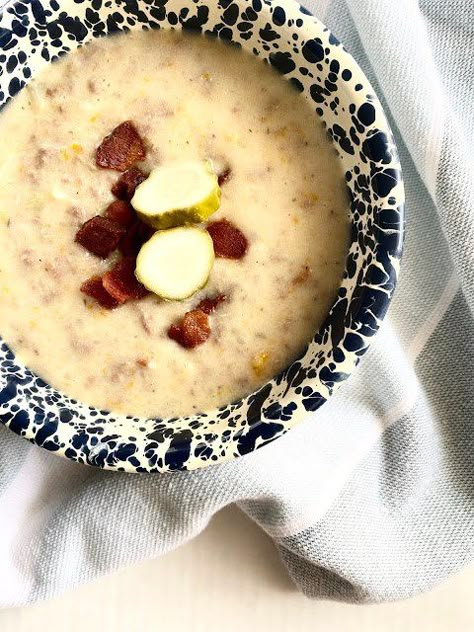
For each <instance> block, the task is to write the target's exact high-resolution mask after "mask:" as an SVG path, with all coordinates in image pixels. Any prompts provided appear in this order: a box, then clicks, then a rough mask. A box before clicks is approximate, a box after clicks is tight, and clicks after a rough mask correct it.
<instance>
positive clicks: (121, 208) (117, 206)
mask: <svg viewBox="0 0 474 632" xmlns="http://www.w3.org/2000/svg"><path fill="white" fill-rule="evenodd" d="M105 216H106V217H108V218H109V219H112V220H113V221H114V222H117V224H120V226H123V227H124V228H129V227H130V226H131V225H132V224H133V223H134V221H135V220H136V219H137V216H136V213H135V211H134V209H133V207H132V206H131V205H130V204H129V203H128V202H125V201H124V200H114V201H113V202H111V203H110V204H109V205H108V207H107V208H106V209H105Z"/></svg>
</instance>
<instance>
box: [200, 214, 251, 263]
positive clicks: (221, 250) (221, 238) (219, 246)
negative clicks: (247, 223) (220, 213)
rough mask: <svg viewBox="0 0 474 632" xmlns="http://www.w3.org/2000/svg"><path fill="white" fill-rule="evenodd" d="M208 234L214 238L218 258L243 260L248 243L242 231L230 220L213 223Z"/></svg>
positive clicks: (208, 228)
mask: <svg viewBox="0 0 474 632" xmlns="http://www.w3.org/2000/svg"><path fill="white" fill-rule="evenodd" d="M207 232H208V233H209V235H210V236H211V238H212V241H213V244H214V251H215V253H216V256H217V257H224V258H225V259H242V257H243V256H244V255H245V253H246V252H247V250H248V241H247V238H246V237H245V235H244V234H243V232H242V231H241V230H239V229H238V228H237V226H234V224H232V223H231V222H229V220H228V219H221V220H219V221H217V222H211V223H210V224H208V226H207Z"/></svg>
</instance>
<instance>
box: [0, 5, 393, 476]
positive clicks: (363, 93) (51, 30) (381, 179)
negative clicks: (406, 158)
mask: <svg viewBox="0 0 474 632" xmlns="http://www.w3.org/2000/svg"><path fill="white" fill-rule="evenodd" d="M142 28H174V29H181V28H182V29H192V30H195V31H200V32H202V33H205V34H207V35H211V36H214V37H217V38H219V39H222V40H226V41H232V42H233V43H235V44H236V45H239V46H242V47H243V48H245V49H247V50H249V51H251V52H253V53H254V54H255V55H257V56H258V57H260V58H261V59H262V60H265V61H266V62H268V63H270V64H272V65H273V66H274V67H275V68H277V69H278V70H279V71H280V72H281V73H282V74H284V75H285V76H286V78H287V79H288V80H289V81H291V83H292V84H293V85H294V87H295V88H296V90H297V91H298V92H300V93H301V94H302V96H298V95H296V94H295V98H306V99H308V100H309V101H310V103H311V105H312V107H313V109H314V111H315V116H320V117H321V119H322V121H323V123H324V125H325V126H326V128H327V130H328V133H329V135H330V136H331V138H332V139H333V141H334V143H336V146H337V149H338V153H339V156H340V159H341V161H342V164H343V168H344V171H345V174H346V181H347V186H348V189H349V194H350V200H351V214H352V234H351V245H350V249H349V253H348V256H347V263H346V271H345V274H344V279H343V281H342V284H341V287H340V289H339V293H338V296H337V299H336V301H335V303H334V305H333V307H332V309H331V312H330V314H329V316H328V318H327V320H326V322H325V323H324V325H323V326H322V328H321V330H320V331H319V332H317V333H316V335H315V337H314V339H313V340H312V341H311V342H310V344H309V346H308V349H307V351H306V352H305V353H304V355H303V356H302V357H301V358H299V359H298V360H297V361H296V362H294V363H293V364H292V365H291V366H290V367H289V368H288V369H287V370H286V371H284V372H282V373H281V374H280V375H278V376H277V377H276V378H275V379H273V380H272V381H271V382H269V383H267V384H265V385H264V386H263V387H262V388H261V389H260V390H258V391H257V392H255V393H253V394H251V395H249V396H248V397H246V398H245V399H242V400H240V401H238V402H235V403H232V404H230V405H228V406H225V407H223V408H220V409H218V410H213V411H209V412H205V413H202V414H198V415H194V416H191V417H182V418H175V419H141V418H136V417H126V416H119V415H114V414H113V413H110V412H108V411H101V410H97V409H94V408H91V407H89V406H87V404H85V403H80V402H77V401H75V400H73V399H71V398H68V397H67V396H66V395H64V394H63V393H60V392H58V391H56V390H54V389H53V388H52V387H50V386H49V385H48V384H46V383H45V382H44V381H43V380H41V378H40V377H38V376H37V375H35V374H33V373H32V372H31V371H29V370H28V369H27V368H26V367H24V366H21V365H20V364H19V363H18V362H17V361H16V360H15V356H14V354H13V353H12V352H11V351H10V350H9V348H8V347H7V345H6V344H5V343H4V342H2V343H1V348H0V421H1V422H2V423H3V424H5V425H6V426H8V427H9V428H10V429H11V430H13V431H14V432H16V433H17V434H19V435H21V436H23V437H25V438H26V439H29V440H30V441H33V442H34V443H36V444H38V445H40V446H42V447H44V448H46V449H47V450H51V451H52V452H56V453H57V454H60V455H62V456H66V457H67V458H69V459H72V460H74V461H78V462H80V463H86V464H89V465H95V466H99V467H103V468H107V469H111V470H119V471H128V472H168V471H174V470H185V469H188V470H191V469H194V468H199V467H205V466H207V465H209V464H212V463H219V462H223V461H226V460H229V459H233V458H236V457H239V456H241V455H244V454H247V453H249V452H251V451H252V450H255V449H257V448H260V447H262V446H264V445H266V444H267V443H269V442H270V441H273V440H275V439H277V438H278V437H280V436H281V435H282V434H284V433H285V432H287V431H288V430H289V429H290V428H291V427H292V426H294V425H295V424H296V423H298V422H299V421H301V420H302V418H304V416H305V415H307V414H308V413H310V412H314V411H315V410H317V409H318V408H319V407H320V406H322V405H323V404H324V403H325V402H326V401H327V400H328V399H329V397H331V396H332V395H333V394H334V393H335V392H336V390H337V389H338V388H339V386H340V385H341V384H342V383H343V382H344V381H345V380H346V379H347V378H348V377H349V375H350V374H351V373H352V371H353V370H354V369H355V367H356V365H357V364H358V362H359V360H360V358H361V356H363V354H364V353H365V352H366V351H367V348H368V347H369V345H370V343H371V341H372V339H373V337H374V336H375V334H376V333H377V330H378V328H379V326H380V323H381V321H382V319H383V318H384V316H385V313H386V310H387V307H388V305H389V303H390V300H391V298H392V296H393V292H394V289H395V285H396V282H397V277H398V272H399V261H400V256H401V249H402V243H403V222H404V219H403V215H404V212H403V209H404V189H403V182H402V176H401V171H400V164H399V158H398V154H397V150H396V148H395V145H394V141H393V138H392V134H391V132H390V129H389V126H388V123H387V120H386V118H385V115H384V113H383V111H382V108H381V105H380V103H379V101H378V100H377V98H376V97H375V95H374V93H373V90H372V88H371V86H370V84H369V83H368V81H367V79H366V77H365V76H364V75H363V73H362V72H361V70H360V69H359V67H358V66H357V64H356V63H355V62H354V60H353V59H352V57H351V56H350V55H349V53H348V52H347V51H346V50H345V49H344V47H343V46H342V45H341V44H340V43H339V41H338V40H337V39H336V38H335V37H334V36H333V35H332V34H331V33H330V32H329V30H328V29H327V28H325V27H324V26H323V25H322V24H321V23H320V22H319V21H318V20H317V19H315V18H314V17H312V16H311V15H309V14H308V12H307V11H305V10H304V9H303V8H301V7H300V6H299V5H298V4H296V3H295V2H293V1H292V0H278V1H277V2H264V1H262V0H237V1H233V0H219V1H217V0H215V1H214V0H117V1H114V2H112V1H106V0H70V1H62V2H57V1H56V0H43V1H40V0H31V1H29V2H12V3H9V4H8V5H7V8H5V9H4V10H3V13H1V14H0V107H1V106H3V105H4V104H5V103H6V102H7V101H8V100H9V99H10V98H11V97H14V96H15V94H16V93H17V92H18V91H19V90H21V88H22V87H23V86H24V85H25V84H27V83H28V81H29V80H30V79H31V78H32V77H34V75H35V73H36V72H37V71H38V70H39V69H41V68H42V67H43V66H44V65H45V64H48V63H50V62H52V61H53V60H54V59H56V58H57V57H58V55H61V54H64V53H67V52H68V51H70V50H73V49H75V48H76V47H77V46H80V45H83V44H85V43H86V42H88V41H90V40H91V39H92V38H94V37H98V36H103V35H107V34H111V33H115V32H117V31H126V30H130V29H142ZM51 352H52V353H54V348H52V350H51ZM312 423H317V417H316V418H315V419H314V420H313V421H312Z"/></svg>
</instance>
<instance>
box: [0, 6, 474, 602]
mask: <svg viewBox="0 0 474 632" xmlns="http://www.w3.org/2000/svg"><path fill="white" fill-rule="evenodd" d="M0 4H1V0H0ZM306 5H307V8H308V9H309V10H311V11H312V12H313V13H314V14H315V15H316V16H317V17H319V18H320V19H321V20H322V21H323V22H325V23H326V24H327V25H328V26H329V28H331V30H332V31H333V32H334V33H335V34H336V35H337V36H338V37H339V38H340V39H341V40H342V41H343V42H344V44H345V45H346V47H347V48H348V49H349V51H350V52H351V53H352V54H353V56H354V57H355V59H356V60H357V61H358V62H359V63H360V64H361V66H362V68H363V70H364V71H365V72H366V73H367V75H368V76H369V78H370V80H371V81H372V83H373V85H374V88H375V90H376V92H377V93H378V94H379V96H380V97H381V99H382V102H383V103H384V105H385V107H386V109H387V112H388V113H389V116H390V119H391V123H392V125H393V129H394V132H395V135H396V139H397V142H398V145H399V148H400V152H401V160H402V165H403V170H404V176H405V182H406V188H407V212H408V231H407V239H406V249H405V256H404V260H403V264H402V272H401V280H400V284H399V288H398V290H397V293H396V297H395V300H394V302H393V304H392V307H391V309H390V312H389V316H388V317H387V319H386V320H385V322H384V324H383V326H382V328H381V331H380V334H379V335H378V337H377V339H376V341H375V342H374V344H373V345H372V347H371V349H370V351H369V353H368V354H367V355H366V356H365V357H364V359H363V361H362V362H361V365H360V367H359V368H358V370H357V371H356V373H355V374H354V375H353V376H352V378H351V379H350V380H349V382H348V383H347V384H346V385H345V386H344V387H343V388H342V389H341V390H340V391H339V392H338V393H337V395H336V396H335V397H334V398H333V399H332V400H331V401H330V402H328V403H327V404H325V405H324V406H323V407H322V408H321V409H320V410H319V411H318V412H317V413H316V414H314V418H313V419H312V418H308V420H307V421H306V422H305V423H303V424H301V425H299V426H298V427H297V428H295V429H294V430H293V431H292V432H290V433H289V434H287V435H286V436H285V437H283V438H281V439H280V440H278V441H276V442H274V443H272V444H270V445H269V446H267V447H265V448H264V449H263V450H260V451H258V452H256V453H253V454H250V455H248V456H246V457H244V458H242V459H240V460H237V461H234V462H231V463H227V464H224V465H220V466H215V467H212V468H209V469H206V470H200V471H197V472H191V473H184V472H181V473H176V474H173V475H166V476H159V475H157V476H140V475H127V474H116V473H110V472H103V471H100V470H95V469H90V468H87V467H85V466H79V465H76V464H74V463H70V462H67V461H64V460H61V459H59V458H57V457H55V456H54V455H51V454H49V453H47V452H45V451H43V450H41V449H39V448H37V447H35V446H32V445H30V444H28V443H27V442H26V441H23V440H22V439H20V438H18V437H17V436H15V435H14V434H13V433H11V432H9V431H7V430H6V429H5V428H3V427H1V428H0V516H1V518H2V519H1V520H0V587H1V590H0V606H2V607H9V606H15V605H20V604H25V603H31V602H33V601H35V600H38V599H44V598H47V597H50V596H52V595H55V594H57V593H59V592H61V591H63V590H65V589H66V588H70V587H72V586H74V585H77V584H79V583H81V582H86V581H89V580H91V579H93V578H95V577H97V576H99V575H100V574H103V573H105V572H110V571H111V570H113V569H117V568H119V567H123V566H125V565H127V564H131V563H134V562H137V561H139V560H144V559H147V558H154V557H156V556H159V555H161V554H163V553H164V552H166V551H169V550H170V549H173V548H175V547H177V546H179V545H180V544H182V543H183V542H186V541H187V540H189V539H190V538H192V537H193V536H195V535H196V534H198V533H199V532H200V531H201V530H202V529H204V528H205V527H206V525H207V523H208V522H209V520H210V519H211V517H212V516H213V514H214V513H215V512H216V511H218V510H219V509H220V508H221V507H224V506H225V505H228V504H230V503H237V505H238V506H239V507H240V508H241V509H242V510H243V511H245V512H246V513H247V514H248V515H249V516H250V517H251V518H252V519H253V520H255V521H256V522H257V523H258V524H259V525H260V526H261V527H262V528H263V529H265V531H266V532H267V533H268V534H269V535H270V536H271V537H272V538H273V539H274V541H275V543H276V545H277V547H278V548H279V550H280V553H281V557H282V560H283V562H284V563H285V564H286V566H287V568H288V571H289V573H290V574H291V577H292V578H293V580H294V582H295V584H296V586H297V587H298V588H299V589H300V590H301V591H302V592H303V593H304V594H306V595H308V596H309V597H323V598H331V599H338V600H344V601H348V602H369V601H384V600H391V599H400V598H404V597H408V596H410V595H413V594H414V593H417V592H419V591H421V590H426V589H428V588H430V587H432V586H433V585H435V584H436V583H438V582H440V581H442V580H443V579H444V578H445V577H447V576H448V575H449V574H450V573H453V572H455V571H456V570H457V569H459V568H460V567H462V566H463V565H464V564H466V563H467V562H469V561H471V560H472V558H473V542H474V511H473V509H474V485H473V482H474V481H473V472H474V432H473V429H474V428H473V419H474V397H473V395H474V388H473V384H472V376H473V375H474V320H473V314H472V310H473V307H474V283H473V276H474V257H473V255H472V252H473V251H474V150H473V148H472V140H473V138H474V2H472V0H396V1H394V0H346V1H344V0H308V1H307V2H306Z"/></svg>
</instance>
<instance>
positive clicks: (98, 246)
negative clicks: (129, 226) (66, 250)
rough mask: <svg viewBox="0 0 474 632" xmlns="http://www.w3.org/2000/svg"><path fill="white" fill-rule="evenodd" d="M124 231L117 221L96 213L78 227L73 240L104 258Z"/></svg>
mask: <svg viewBox="0 0 474 632" xmlns="http://www.w3.org/2000/svg"><path fill="white" fill-rule="evenodd" d="M124 232H125V229H124V228H123V226H120V224H117V222H114V221H113V220H111V219H109V218H108V217H102V216H101V215H96V216H95V217H93V218H92V219H89V220H87V222H85V224H83V225H82V226H81V228H79V230H78V231H77V233H76V237H75V241H76V242H77V243H78V244H81V246H82V247H83V248H85V249H86V250H88V251H89V252H92V254H94V255H97V256H98V257H102V259H106V258H107V257H108V256H109V255H110V253H111V252H113V251H114V250H115V249H116V248H117V246H118V245H119V242H120V239H121V237H122V236H123V234H124Z"/></svg>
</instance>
